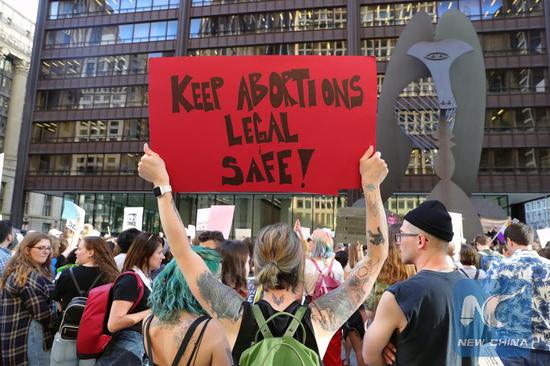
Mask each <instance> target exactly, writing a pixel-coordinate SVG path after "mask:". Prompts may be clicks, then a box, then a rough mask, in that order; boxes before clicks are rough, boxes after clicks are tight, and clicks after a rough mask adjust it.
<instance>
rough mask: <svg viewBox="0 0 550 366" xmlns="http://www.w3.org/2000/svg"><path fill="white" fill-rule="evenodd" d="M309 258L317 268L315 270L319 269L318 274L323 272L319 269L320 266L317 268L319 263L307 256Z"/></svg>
mask: <svg viewBox="0 0 550 366" xmlns="http://www.w3.org/2000/svg"><path fill="white" fill-rule="evenodd" d="M309 260H310V261H312V262H313V265H314V266H315V268H317V271H319V273H320V274H323V271H321V268H319V264H318V263H317V262H316V261H315V259H313V258H309Z"/></svg>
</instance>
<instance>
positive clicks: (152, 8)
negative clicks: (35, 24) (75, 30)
mask: <svg viewBox="0 0 550 366" xmlns="http://www.w3.org/2000/svg"><path fill="white" fill-rule="evenodd" d="M178 8H179V3H176V4H169V5H150V6H140V7H136V8H132V9H119V10H116V11H115V10H112V9H107V8H104V9H100V10H98V11H89V10H87V11H83V12H78V11H76V12H75V11H73V12H71V13H67V14H49V15H48V19H50V20H57V19H68V18H79V17H86V16H95V15H116V14H128V13H141V12H144V11H157V10H167V9H178Z"/></svg>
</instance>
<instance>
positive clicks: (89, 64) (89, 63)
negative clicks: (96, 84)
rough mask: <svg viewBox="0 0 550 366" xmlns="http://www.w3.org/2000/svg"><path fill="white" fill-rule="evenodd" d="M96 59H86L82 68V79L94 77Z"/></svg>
mask: <svg viewBox="0 0 550 366" xmlns="http://www.w3.org/2000/svg"><path fill="white" fill-rule="evenodd" d="M96 67H97V59H96V58H95V57H91V58H87V59H86V61H85V62H84V67H83V68H82V77H94V76H96Z"/></svg>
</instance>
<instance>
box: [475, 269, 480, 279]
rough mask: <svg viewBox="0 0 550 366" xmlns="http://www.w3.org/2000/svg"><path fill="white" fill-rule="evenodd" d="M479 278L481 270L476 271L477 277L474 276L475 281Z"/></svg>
mask: <svg viewBox="0 0 550 366" xmlns="http://www.w3.org/2000/svg"><path fill="white" fill-rule="evenodd" d="M478 277H479V269H476V275H475V276H474V280H477V278H478Z"/></svg>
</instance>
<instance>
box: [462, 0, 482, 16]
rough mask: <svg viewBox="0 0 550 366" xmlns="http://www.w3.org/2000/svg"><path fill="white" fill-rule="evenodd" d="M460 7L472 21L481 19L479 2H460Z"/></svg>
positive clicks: (473, 0) (474, 0) (463, 0)
mask: <svg viewBox="0 0 550 366" xmlns="http://www.w3.org/2000/svg"><path fill="white" fill-rule="evenodd" d="M458 7H459V9H460V11H461V12H462V13H463V14H464V15H466V16H467V17H468V18H470V20H479V19H480V9H479V0H460V1H459V3H458Z"/></svg>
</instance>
